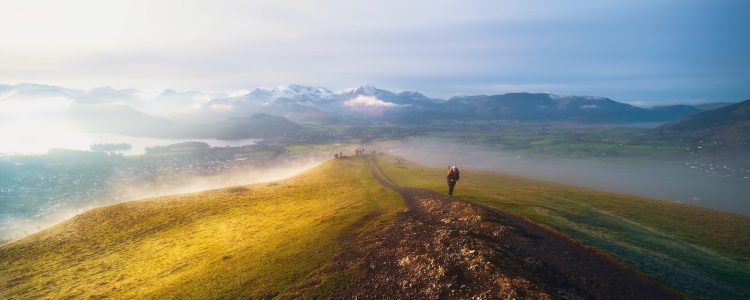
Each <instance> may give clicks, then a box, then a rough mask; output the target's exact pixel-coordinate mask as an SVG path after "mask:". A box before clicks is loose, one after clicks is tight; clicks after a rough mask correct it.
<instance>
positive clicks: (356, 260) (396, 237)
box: [345, 163, 681, 299]
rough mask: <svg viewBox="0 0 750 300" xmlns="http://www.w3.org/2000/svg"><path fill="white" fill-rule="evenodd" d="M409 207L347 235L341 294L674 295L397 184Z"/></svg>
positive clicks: (524, 228)
mask: <svg viewBox="0 0 750 300" xmlns="http://www.w3.org/2000/svg"><path fill="white" fill-rule="evenodd" d="M371 170H372V173H373V175H374V176H375V177H376V178H377V179H378V180H379V181H380V182H381V183H382V184H383V185H385V186H387V187H389V188H392V189H394V190H396V191H398V192H399V193H400V194H401V195H402V196H403V198H404V200H405V201H406V204H407V207H408V208H409V210H408V211H407V212H405V213H402V214H399V215H398V216H397V218H396V220H394V222H393V223H391V224H390V225H389V226H386V227H385V228H383V229H381V230H380V231H379V232H377V233H375V234H370V235H367V236H362V237H358V238H357V239H355V240H353V241H352V243H353V245H351V246H350V247H351V249H354V250H353V251H354V253H352V254H354V255H351V256H349V258H348V259H347V262H346V264H348V266H349V268H353V269H354V270H356V271H357V279H356V282H355V284H354V285H353V288H352V290H350V291H348V294H347V295H345V296H346V297H345V298H359V299H363V298H366V299H369V298H378V299H380V298H388V299H394V298H399V299H424V298H428V299H430V298H432V299H434V298H451V299H455V298H463V299H469V298H470V299H679V298H681V296H680V295H678V294H676V293H674V292H672V291H671V290H669V289H667V288H664V287H663V286H662V285H660V284H659V283H657V282H655V281H652V280H647V279H644V278H641V277H639V276H638V275H636V274H635V273H634V272H632V271H630V270H627V269H626V268H623V267H621V266H619V265H617V263H615V262H614V261H612V260H611V259H609V258H606V257H605V256H603V255H600V254H597V253H596V252H594V251H591V250H590V249H587V248H585V247H583V246H581V245H580V244H579V243H577V242H575V241H572V240H570V239H568V238H565V237H561V236H558V235H556V234H554V233H552V232H550V231H547V230H545V229H543V228H541V227H539V226H537V225H535V224H533V223H531V222H528V221H526V220H524V219H521V218H518V217H516V216H514V215H511V214H509V213H506V212H503V211H500V210H497V209H494V208H490V207H486V206H482V205H478V204H474V203H470V202H467V201H464V200H461V199H460V198H448V197H445V196H444V195H440V194H437V193H434V192H430V191H425V190H419V189H411V188H404V187H399V186H396V185H395V184H393V183H392V182H390V181H389V180H388V179H387V178H386V177H385V176H383V174H382V173H381V172H380V170H378V169H377V167H376V166H375V164H374V163H371Z"/></svg>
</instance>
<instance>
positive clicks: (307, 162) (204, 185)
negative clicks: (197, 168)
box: [0, 157, 325, 242]
mask: <svg viewBox="0 0 750 300" xmlns="http://www.w3.org/2000/svg"><path fill="white" fill-rule="evenodd" d="M324 161H325V159H323V158H319V157H306V158H297V159H285V160H279V161H274V162H269V163H265V164H263V165H260V166H245V167H242V168H238V169H233V170H230V171H226V172H222V173H220V174H213V175H209V176H200V175H189V174H187V175H186V176H184V177H181V178H180V179H179V180H173V181H168V182H159V183H153V182H149V183H146V182H139V183H134V184H117V185H115V188H113V189H112V191H111V192H110V193H109V194H108V195H107V196H106V197H101V198H99V199H96V200H91V201H85V202H65V203H57V204H55V205H53V206H54V207H46V208H44V209H43V210H42V212H41V213H37V214H34V215H29V216H19V215H15V214H10V213H6V212H3V213H2V214H3V215H0V217H2V219H0V222H2V223H0V242H2V241H8V240H13V239H18V238H21V237H24V236H27V235H30V234H33V233H35V232H38V231H40V230H43V229H45V228H48V227H51V226H54V225H56V224H58V223H60V222H62V221H65V220H67V219H70V218H72V217H74V216H76V215H78V214H80V213H83V212H85V211H88V210H90V209H93V208H97V207H103V206H108V205H112V204H117V203H122V202H127V201H133V200H138V199H144V198H151V197H159V196H166V195H175V194H185V193H193V192H200V191H205V190H211V189H218V188H225V187H230V186H237V185H247V184H254V183H263V182H270V181H277V180H282V179H286V178H289V177H293V176H295V175H298V174H300V173H303V172H304V171H307V170H309V169H312V168H314V167H316V166H318V165H320V164H321V163H323V162H324ZM114 180H115V181H120V180H121V181H122V182H127V180H122V179H114Z"/></svg>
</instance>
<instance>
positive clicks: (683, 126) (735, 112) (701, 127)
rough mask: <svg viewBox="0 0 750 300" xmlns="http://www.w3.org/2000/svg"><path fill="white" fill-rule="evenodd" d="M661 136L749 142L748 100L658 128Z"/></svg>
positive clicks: (749, 102)
mask: <svg viewBox="0 0 750 300" xmlns="http://www.w3.org/2000/svg"><path fill="white" fill-rule="evenodd" d="M659 131H660V132H661V133H663V134H669V135H676V136H682V137H690V138H698V139H700V138H704V139H705V138H710V139H715V140H721V141H725V142H750V100H746V101H743V102H740V103H736V104H732V105H729V106H725V107H722V108H719V109H715V110H710V111H705V112H701V113H697V114H694V115H691V116H688V117H686V118H684V119H681V120H679V121H676V122H673V123H670V124H666V125H664V126H662V127H661V128H659Z"/></svg>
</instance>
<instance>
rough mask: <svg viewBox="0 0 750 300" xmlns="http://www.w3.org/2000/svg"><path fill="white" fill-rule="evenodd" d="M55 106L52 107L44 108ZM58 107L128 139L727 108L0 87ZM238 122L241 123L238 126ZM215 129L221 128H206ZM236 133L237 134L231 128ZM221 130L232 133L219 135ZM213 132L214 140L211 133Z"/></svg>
mask: <svg viewBox="0 0 750 300" xmlns="http://www.w3.org/2000/svg"><path fill="white" fill-rule="evenodd" d="M55 103H62V104H61V105H60V106H59V107H58V106H56V105H50V104H55ZM19 104H20V106H21V107H27V108H28V107H34V105H35V104H38V105H42V106H44V107H58V108H59V109H58V110H57V111H55V112H54V113H53V114H54V115H62V116H64V117H67V118H69V119H73V120H74V121H75V122H76V123H78V124H80V125H81V126H82V127H84V128H87V129H91V130H95V131H100V132H101V131H106V132H114V133H121V134H130V135H160V136H182V135H185V134H190V133H201V134H202V135H204V136H205V135H208V136H209V137H219V136H222V137H224V138H227V137H233V138H245V137H257V136H268V135H269V134H271V133H268V132H264V131H263V130H260V129H258V128H249V127H248V124H250V123H253V124H255V123H257V124H264V125H269V123H268V121H269V120H274V122H278V123H274V124H277V125H278V126H276V127H274V128H277V129H279V128H281V129H283V130H275V131H274V133H273V134H285V133H289V132H292V131H294V130H295V128H296V127H295V126H291V125H290V124H288V123H287V122H288V121H287V120H283V119H282V118H278V119H273V118H268V117H266V116H265V115H262V116H261V117H260V118H261V119H263V121H262V122H247V120H248V118H253V116H255V115H256V114H267V115H275V116H280V117H283V118H286V119H288V120H291V121H293V122H297V123H300V122H302V123H304V122H323V123H348V122H431V121H477V120H484V121H491V120H510V121H528V122H580V123H619V122H623V123H624V122H670V121H675V120H678V119H680V118H683V117H687V116H689V115H692V114H695V113H699V112H701V111H703V109H715V108H718V107H722V106H725V105H729V104H731V103H709V104H703V105H701V106H691V105H669V106H657V107H653V108H643V107H638V106H633V105H630V104H627V103H622V102H617V101H614V100H612V99H609V98H606V97H594V96H560V95H554V94H548V93H507V94H499V95H475V96H456V97H452V98H449V99H439V98H432V97H428V96H425V95H424V94H421V93H419V92H410V91H405V92H398V93H396V92H391V91H387V90H383V89H379V88H376V87H373V86H368V85H363V86H359V87H356V88H350V89H345V90H342V91H339V92H333V91H331V90H329V89H326V88H323V87H311V86H303V85H289V86H279V87H275V88H256V89H254V90H252V91H249V92H243V93H237V94H235V95H230V94H226V93H208V92H200V91H187V92H178V91H175V90H171V89H168V90H164V91H163V92H161V93H159V94H155V95H154V94H152V95H148V93H143V92H140V91H137V90H132V89H128V90H116V89H113V88H109V87H101V88H96V89H92V90H88V91H84V90H77V89H69V88H63V87H56V86H49V85H39V84H17V85H0V105H2V109H1V110H2V112H0V113H13V111H14V108H16V106H19ZM242 120H245V121H242ZM217 124H220V125H221V126H218V127H221V128H222V130H210V129H207V128H208V127H211V126H214V125H217ZM234 127H240V128H234ZM155 129H158V130H155ZM226 132H234V133H236V134H232V135H231V136H227V135H226ZM219 133H221V134H219Z"/></svg>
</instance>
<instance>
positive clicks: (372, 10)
mask: <svg viewBox="0 0 750 300" xmlns="http://www.w3.org/2000/svg"><path fill="white" fill-rule="evenodd" d="M0 5H1V7H0V83H2V84H17V83H22V82H31V83H42V84H51V85H59V86H65V87H70V88H78V89H89V88H94V87H98V86H111V87H114V88H117V89H126V88H136V89H142V90H144V89H163V88H174V89H178V90H203V91H233V90H241V89H245V90H247V89H252V88H255V87H258V86H265V87H273V86H278V85H289V84H304V85H314V86H323V87H327V88H329V89H332V90H340V89H344V88H348V87H354V86H358V85H361V84H370V85H374V86H377V87H380V88H384V89H389V90H394V91H403V90H411V91H419V92H422V93H425V94H427V95H428V96H433V97H443V98H447V97H450V96H454V95H474V94H496V93H507V92H549V93H555V94H562V95H594V96H605V97H610V98H612V99H615V100H618V101H623V102H630V103H637V104H643V105H648V104H670V103H691V102H692V103H698V102H707V101H739V100H744V99H750V71H749V70H750V17H748V16H750V1H745V0H738V1H729V0H727V1H723V0H716V1H693V0H679V1H677V0H675V1H672V0H665V1H654V0H649V1H646V0H631V1H595V0H591V1H535V0H531V1H502V0H488V1H445V0H432V1H403V0H401V1H391V0H384V1H357V0H348V1H333V0H322V1H278V0H277V1H223V0H219V1H188V0H181V1H162V0H149V1H140V0H131V1H101V0H99V1H96V0H92V1H87V0H67V1H55V0H50V1H38V0H4V1H3V2H2V3H1V4H0Z"/></svg>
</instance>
